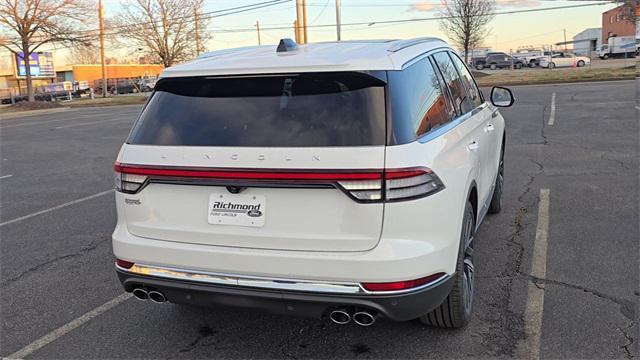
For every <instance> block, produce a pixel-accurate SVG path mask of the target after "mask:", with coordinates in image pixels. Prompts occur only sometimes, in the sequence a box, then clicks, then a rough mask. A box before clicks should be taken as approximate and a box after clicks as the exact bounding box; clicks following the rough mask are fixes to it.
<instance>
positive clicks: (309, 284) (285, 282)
mask: <svg viewBox="0 0 640 360" xmlns="http://www.w3.org/2000/svg"><path fill="white" fill-rule="evenodd" d="M116 268H117V269H118V270H120V271H122V272H126V273H131V274H137V275H143V276H155V277H161V278H166V279H173V280H183V281H194V282H201V283H206V284H213V285H230V286H242V287H251V288H259V289H268V290H287V291H304V292H314V293H327V294H352V295H353V294H355V295H393V294H403V293H408V292H412V291H418V290H423V289H426V288H430V287H435V286H437V285H440V284H442V283H444V282H445V281H447V280H448V279H450V278H451V275H445V276H443V277H441V278H439V279H437V280H435V281H433V282H430V283H427V284H424V285H421V286H417V287H414V288H410V289H403V290H395V291H369V290H366V289H364V288H363V287H362V286H361V285H360V284H358V283H347V282H319V281H313V280H298V279H296V280H291V279H278V278H264V277H243V276H238V275H228V274H219V273H212V272H205V271H195V270H182V269H176V268H170V267H160V266H149V265H142V264H134V265H133V266H132V267H131V268H129V269H127V268H123V267H121V266H118V265H117V264H116Z"/></svg>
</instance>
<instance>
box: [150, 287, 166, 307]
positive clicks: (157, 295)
mask: <svg viewBox="0 0 640 360" xmlns="http://www.w3.org/2000/svg"><path fill="white" fill-rule="evenodd" d="M149 299H151V301H153V302H154V303H156V304H162V303H163V302H165V301H167V298H165V297H164V294H163V293H161V292H160V291H156V290H152V291H149Z"/></svg>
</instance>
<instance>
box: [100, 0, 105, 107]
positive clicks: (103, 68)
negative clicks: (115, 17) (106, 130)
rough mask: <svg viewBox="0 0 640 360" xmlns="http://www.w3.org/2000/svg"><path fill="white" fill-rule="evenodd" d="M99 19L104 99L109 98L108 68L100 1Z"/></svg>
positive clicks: (102, 12)
mask: <svg viewBox="0 0 640 360" xmlns="http://www.w3.org/2000/svg"><path fill="white" fill-rule="evenodd" d="M98 19H99V22H100V65H101V68H102V97H105V98H106V97H107V67H106V65H105V62H106V59H105V55H104V11H103V8H102V0H98Z"/></svg>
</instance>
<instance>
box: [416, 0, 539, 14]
mask: <svg viewBox="0 0 640 360" xmlns="http://www.w3.org/2000/svg"><path fill="white" fill-rule="evenodd" d="M445 1H446V0H445ZM495 2H496V7H497V8H498V9H500V8H533V7H538V6H540V5H541V2H540V0H495ZM440 9H442V4H439V3H437V2H436V0H427V1H418V2H415V3H413V4H411V5H409V8H408V9H407V11H410V12H414V11H415V12H432V11H438V10H440Z"/></svg>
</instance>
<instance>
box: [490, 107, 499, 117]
mask: <svg viewBox="0 0 640 360" xmlns="http://www.w3.org/2000/svg"><path fill="white" fill-rule="evenodd" d="M491 117H492V118H495V117H498V109H495V110H493V112H492V113H491Z"/></svg>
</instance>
